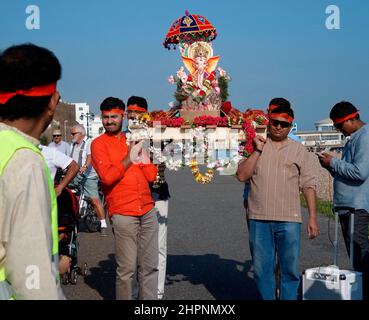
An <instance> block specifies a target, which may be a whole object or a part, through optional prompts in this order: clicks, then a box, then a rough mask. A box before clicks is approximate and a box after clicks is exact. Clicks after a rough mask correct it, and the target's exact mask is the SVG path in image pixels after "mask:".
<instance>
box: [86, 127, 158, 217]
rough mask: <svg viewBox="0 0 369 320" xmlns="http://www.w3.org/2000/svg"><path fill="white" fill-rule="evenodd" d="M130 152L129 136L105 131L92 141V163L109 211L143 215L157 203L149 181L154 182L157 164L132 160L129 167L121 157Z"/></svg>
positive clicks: (110, 212) (110, 213)
mask: <svg viewBox="0 0 369 320" xmlns="http://www.w3.org/2000/svg"><path fill="white" fill-rule="evenodd" d="M127 154H128V146H127V143H126V137H125V135H124V134H123V133H122V135H121V136H120V137H119V138H117V137H115V136H113V135H109V134H107V133H104V134H103V135H101V136H100V137H98V138H96V139H94V141H93V142H92V144H91V156H92V165H93V167H94V168H95V170H96V172H97V174H98V175H99V178H100V181H101V187H102V191H103V193H104V195H105V198H106V202H107V204H108V210H109V215H110V216H111V215H113V214H121V215H129V216H142V215H144V214H145V213H147V212H148V211H150V210H151V209H152V208H153V207H154V200H153V199H152V197H151V192H150V188H149V182H154V181H155V179H156V174H157V167H156V165H154V164H132V165H131V166H129V167H128V169H126V168H125V167H124V165H123V164H122V160H123V159H124V158H125V157H126V156H127Z"/></svg>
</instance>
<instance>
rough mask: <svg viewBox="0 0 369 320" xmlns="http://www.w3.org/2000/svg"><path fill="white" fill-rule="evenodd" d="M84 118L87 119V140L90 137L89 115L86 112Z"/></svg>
mask: <svg viewBox="0 0 369 320" xmlns="http://www.w3.org/2000/svg"><path fill="white" fill-rule="evenodd" d="M86 117H87V138H89V137H90V128H89V126H88V118H89V117H90V113H88V112H87V114H86Z"/></svg>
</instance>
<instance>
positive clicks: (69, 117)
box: [42, 101, 77, 144]
mask: <svg viewBox="0 0 369 320" xmlns="http://www.w3.org/2000/svg"><path fill="white" fill-rule="evenodd" d="M76 124H77V121H76V108H75V105H74V104H72V103H67V102H64V101H61V102H60V103H59V104H58V105H57V106H56V110H55V114H54V118H53V121H52V122H51V124H50V125H49V127H48V128H47V129H46V131H45V133H44V134H43V135H42V136H43V143H45V144H48V143H50V142H51V141H52V131H53V130H54V129H56V128H58V129H60V130H61V132H62V135H63V137H62V138H63V140H64V141H66V142H68V143H70V142H71V140H72V137H71V135H70V129H71V127H73V126H74V125H76Z"/></svg>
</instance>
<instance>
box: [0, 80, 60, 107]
mask: <svg viewBox="0 0 369 320" xmlns="http://www.w3.org/2000/svg"><path fill="white" fill-rule="evenodd" d="M55 91H56V83H52V84H47V85H44V86H38V87H33V88H31V89H27V90H17V91H15V92H0V104H5V103H7V102H8V101H9V100H10V99H11V98H13V97H15V96H16V95H22V96H26V97H44V96H50V95H52V94H54V92H55Z"/></svg>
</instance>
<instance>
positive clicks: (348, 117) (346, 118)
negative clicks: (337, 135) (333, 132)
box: [333, 111, 359, 124]
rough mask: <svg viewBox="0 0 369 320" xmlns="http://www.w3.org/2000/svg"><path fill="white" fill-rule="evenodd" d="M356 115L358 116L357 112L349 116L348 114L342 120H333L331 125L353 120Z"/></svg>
mask: <svg viewBox="0 0 369 320" xmlns="http://www.w3.org/2000/svg"><path fill="white" fill-rule="evenodd" d="M358 114H359V111H356V112H354V113H351V114H349V115H347V116H344V117H342V118H338V119H335V120H333V123H334V124H339V123H342V122H345V121H346V120H349V119H352V118H355V117H356V116H357V115H358Z"/></svg>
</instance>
